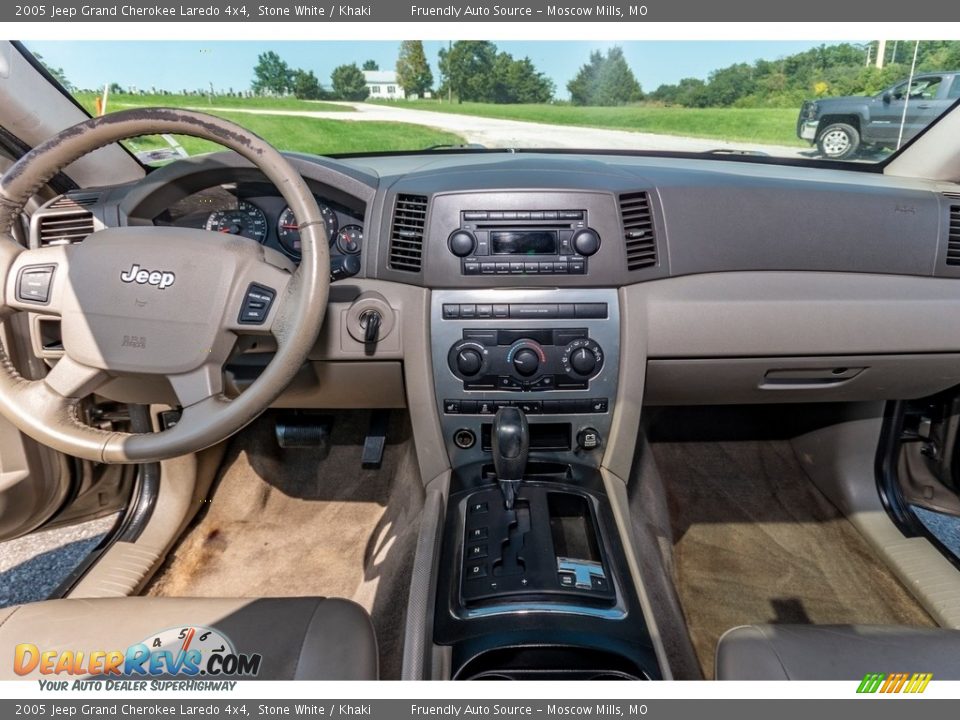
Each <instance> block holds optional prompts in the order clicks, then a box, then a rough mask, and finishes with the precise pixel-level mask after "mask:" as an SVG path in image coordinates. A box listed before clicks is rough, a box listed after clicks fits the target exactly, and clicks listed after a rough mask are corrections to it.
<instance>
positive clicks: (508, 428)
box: [491, 407, 530, 510]
mask: <svg viewBox="0 0 960 720" xmlns="http://www.w3.org/2000/svg"><path fill="white" fill-rule="evenodd" d="M491 435H492V436H493V437H492V441H493V442H492V445H493V448H492V449H493V468H494V470H495V471H496V473H497V483H498V484H499V485H500V492H501V493H502V494H503V504H504V506H505V507H506V508H507V510H513V502H514V500H515V499H516V497H517V487H518V486H519V485H520V483H521V482H523V473H524V470H526V467H527V455H528V454H529V452H530V427H529V426H528V425H527V418H526V416H525V415H524V414H523V411H522V410H520V409H519V408H515V407H502V408H500V409H499V410H497V414H496V415H495V416H494V418H493V432H492V433H491Z"/></svg>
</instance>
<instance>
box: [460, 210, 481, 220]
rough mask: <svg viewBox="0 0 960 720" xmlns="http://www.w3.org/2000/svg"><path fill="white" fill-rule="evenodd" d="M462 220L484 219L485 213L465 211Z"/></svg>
mask: <svg viewBox="0 0 960 720" xmlns="http://www.w3.org/2000/svg"><path fill="white" fill-rule="evenodd" d="M463 219H464V220H486V219H487V214H486V213H485V212H465V213H464V214H463Z"/></svg>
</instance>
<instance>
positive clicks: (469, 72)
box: [440, 40, 497, 103]
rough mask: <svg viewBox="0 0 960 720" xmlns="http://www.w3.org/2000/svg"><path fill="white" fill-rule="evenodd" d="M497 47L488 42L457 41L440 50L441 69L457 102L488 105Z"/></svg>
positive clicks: (447, 85)
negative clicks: (474, 102)
mask: <svg viewBox="0 0 960 720" xmlns="http://www.w3.org/2000/svg"><path fill="white" fill-rule="evenodd" d="M496 58H497V46H496V45H494V44H493V43H492V42H490V41H489V40H458V41H457V42H455V43H454V44H453V46H452V47H451V48H450V49H449V50H447V49H446V48H444V49H441V50H440V70H441V72H442V73H443V77H444V83H445V86H446V87H449V88H450V89H452V90H453V92H454V94H455V95H456V96H457V102H461V103H462V102H464V101H476V102H485V101H487V100H488V98H489V97H490V84H491V80H492V77H493V66H494V63H495V62H496Z"/></svg>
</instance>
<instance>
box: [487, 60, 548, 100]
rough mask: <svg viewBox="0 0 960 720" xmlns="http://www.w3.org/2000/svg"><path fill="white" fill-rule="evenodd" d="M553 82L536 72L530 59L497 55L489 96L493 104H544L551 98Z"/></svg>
mask: <svg viewBox="0 0 960 720" xmlns="http://www.w3.org/2000/svg"><path fill="white" fill-rule="evenodd" d="M553 91H554V85H553V82H552V81H551V80H550V79H549V78H547V77H545V76H544V75H543V73H541V72H538V71H537V69H536V68H535V67H534V66H533V62H532V61H531V60H530V58H528V57H525V58H523V59H522V60H516V59H514V57H513V56H512V55H510V54H509V53H505V52H502V53H499V54H498V55H497V58H496V61H495V62H494V66H493V78H492V82H491V86H490V96H489V97H488V98H485V99H486V100H487V101H488V102H495V103H545V102H548V101H549V100H550V99H551V98H552V97H553Z"/></svg>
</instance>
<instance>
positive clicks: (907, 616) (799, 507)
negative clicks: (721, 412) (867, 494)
mask: <svg viewBox="0 0 960 720" xmlns="http://www.w3.org/2000/svg"><path fill="white" fill-rule="evenodd" d="M652 448H653V452H654V457H655V459H656V461H657V465H658V467H659V469H660V472H661V474H662V476H663V480H664V483H665V485H666V488H667V493H668V501H669V506H670V516H671V521H672V525H673V534H674V553H675V562H676V574H677V588H678V591H679V594H680V598H681V603H682V605H683V609H684V613H685V615H686V618H687V622H688V624H689V628H690V635H691V638H692V640H693V644H694V647H695V649H696V652H697V656H698V658H699V660H700V664H701V666H702V667H703V671H704V676H705V677H708V678H710V677H713V666H714V652H715V649H716V644H717V640H718V639H719V638H720V636H721V635H722V634H723V633H724V632H725V631H726V630H727V629H729V628H732V627H735V626H737V625H742V624H748V623H815V624H829V623H878V624H901V625H914V626H931V625H933V621H932V620H931V619H930V617H929V616H928V615H927V614H926V612H925V611H924V610H923V609H922V608H921V607H920V605H919V604H917V602H916V601H915V600H914V599H913V597H912V596H911V595H910V594H909V593H908V592H907V590H906V589H905V588H904V587H903V586H902V585H901V584H900V583H899V581H898V580H897V579H896V578H895V577H894V576H893V575H892V574H891V573H890V571H889V570H888V569H887V568H886V566H885V565H883V564H882V563H881V562H880V560H879V559H877V557H876V556H875V555H874V553H873V551H872V550H871V549H870V548H869V547H868V546H867V544H866V542H865V541H864V540H863V539H862V538H861V536H860V535H859V534H858V533H857V531H856V529H855V528H854V527H853V526H852V525H851V524H850V523H849V522H848V521H847V520H846V519H845V518H843V517H842V516H841V514H840V512H839V511H838V510H837V509H836V508H835V507H834V506H833V505H832V504H831V503H830V502H829V501H828V500H827V499H826V498H825V497H824V496H823V495H822V494H821V493H820V492H819V491H818V490H817V489H816V488H815V487H814V485H813V484H812V483H811V482H810V480H809V479H808V478H807V476H806V474H805V473H804V472H803V469H802V467H801V466H800V464H799V463H798V461H797V460H796V457H795V456H794V454H793V450H792V448H791V446H790V444H789V443H788V442H785V441H765V442H754V441H736V442H655V443H652Z"/></svg>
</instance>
